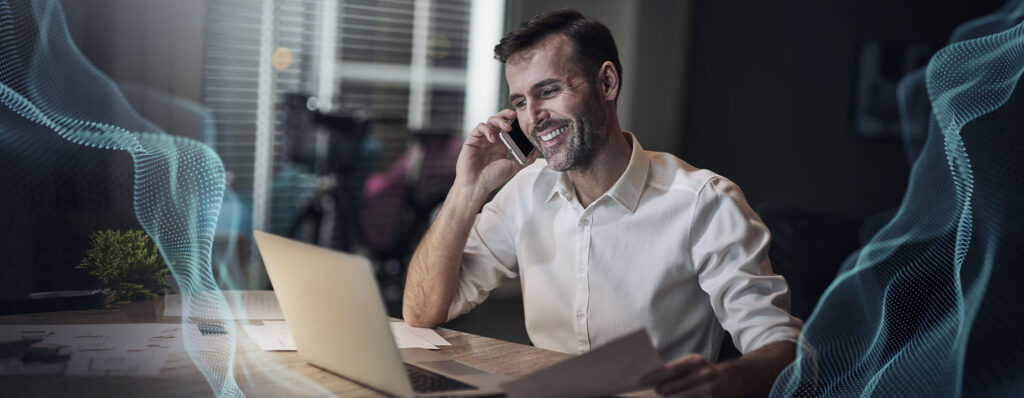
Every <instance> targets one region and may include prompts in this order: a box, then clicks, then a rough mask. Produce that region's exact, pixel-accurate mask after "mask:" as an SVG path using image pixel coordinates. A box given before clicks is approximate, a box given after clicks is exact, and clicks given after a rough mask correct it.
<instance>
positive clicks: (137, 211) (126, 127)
mask: <svg viewBox="0 0 1024 398" xmlns="http://www.w3.org/2000/svg"><path fill="white" fill-rule="evenodd" d="M0 103H2V107H0V147H3V150H4V151H5V153H9V154H12V156H13V157H14V158H17V159H21V160H24V161H25V162H38V163H39V164H44V161H43V160H40V159H46V158H47V157H55V156H67V155H68V154H70V153H73V152H81V153H96V151H102V150H113V151H122V152H124V153H126V154H127V155H129V156H130V160H131V164H130V167H132V171H131V175H132V184H131V185H130V190H131V195H132V196H131V197H132V201H131V204H132V208H133V210H134V217H135V218H137V225H140V226H141V227H142V228H143V229H144V230H145V231H146V232H147V233H148V234H149V235H150V237H152V239H153V240H154V241H155V242H156V243H157V245H158V246H159V248H160V253H161V255H162V256H163V258H164V260H165V261H166V262H167V264H168V266H169V268H170V270H171V273H172V275H173V277H174V279H175V280H176V283H177V286H178V288H179V293H180V294H181V295H182V322H183V324H193V323H204V324H217V325H220V326H221V327H223V328H224V330H226V332H227V333H226V334H224V335H223V336H219V337H218V338H215V339H204V340H205V342H203V341H200V340H198V339H200V338H201V336H199V335H197V333H198V332H193V330H195V329H190V328H186V329H185V330H187V331H188V333H185V334H184V339H185V345H186V347H188V348H189V352H190V355H191V357H192V360H193V361H194V362H195V364H196V366H197V367H198V368H199V369H200V370H201V371H202V373H203V375H204V376H205V377H206V379H207V380H208V382H209V384H210V386H211V388H212V390H213V392H214V393H215V394H216V395H218V396H240V395H242V394H241V391H240V390H239V388H238V385H237V384H236V382H235V377H234V374H233V370H232V369H233V365H234V361H235V345H236V340H237V339H236V336H237V335H236V327H235V324H234V323H233V322H230V321H222V320H224V319H230V314H231V312H230V310H229V309H228V306H227V304H226V302H225V299H224V296H223V295H222V294H221V292H220V290H219V288H218V286H217V283H216V282H215V280H214V278H213V275H212V272H211V266H210V258H211V248H212V244H213V234H214V228H215V226H216V223H217V219H218V215H219V213H220V209H221V205H222V201H223V198H224V193H225V186H224V167H223V164H222V163H221V160H220V158H219V157H218V156H217V155H216V154H215V153H214V152H213V151H212V150H211V149H210V148H209V147H208V146H206V145H204V144H202V143H199V142H197V141H194V140H191V139H187V138H182V137H176V136H171V135H168V134H166V133H164V132H162V131H161V130H160V129H159V128H157V127H156V126H155V125H153V124H152V123H150V122H148V121H146V120H145V119H143V118H142V117H141V116H139V115H138V114H137V113H136V112H134V111H133V110H132V108H131V107H130V106H129V105H128V103H127V101H126V100H125V99H124V97H123V96H122V95H121V93H120V91H119V90H118V88H117V85H116V84H115V83H114V82H113V81H112V80H110V79H109V78H107V77H106V76H104V75H103V74H101V73H100V72H98V71H97V70H96V69H95V68H94V67H93V66H92V65H91V64H90V63H89V62H88V61H86V59H85V57H84V56H83V55H82V54H81V53H80V52H79V51H78V49H77V48H76V47H75V46H74V44H73V43H72V41H71V39H70V36H69V34H68V31H67V27H66V25H65V18H64V15H63V11H62V10H61V8H60V6H59V3H58V2H57V1H51V0H47V1H43V0H11V1H6V0H5V1H0ZM54 137H59V138H60V139H63V140H64V142H55V141H60V140H59V139H58V140H54V139H53V138H54ZM68 143H72V144H75V145H77V146H79V148H78V151H68V150H67V148H66V147H67V145H68ZM72 149H74V148H72ZM90 151H92V152H90ZM85 159H100V157H93V158H85ZM50 160H54V161H57V162H59V161H61V159H50ZM110 165H113V166H118V165H127V163H126V162H117V161H111V162H110V164H109V165H108V166H110ZM80 166H81V168H82V169H84V170H86V172H87V173H88V172H91V171H102V170H107V171H110V170H112V168H111V167H106V168H103V167H96V165H95V164H92V163H90V162H88V161H83V162H82V163H81V164H80ZM113 169H114V170H116V167H114V168H113ZM26 170H28V171H29V172H31V170H30V169H26ZM60 181H62V182H60V183H55V184H54V185H60V184H63V183H67V184H74V183H75V182H74V181H70V180H69V181H65V180H60ZM36 182H38V181H36ZM44 182H45V181H44ZM24 185H25V186H12V185H8V186H6V187H5V188H4V189H3V191H4V193H3V197H4V200H5V202H4V206H10V205H11V204H15V205H17V204H22V205H24V206H26V207H27V208H26V209H15V210H14V211H12V214H16V212H18V211H21V212H22V213H23V214H27V213H30V212H31V211H36V212H45V211H48V210H49V209H47V208H45V206H36V207H30V206H32V204H33V202H35V201H46V200H50V199H46V198H45V196H46V194H47V192H44V191H46V190H47V189H53V190H59V189H61V187H59V186H57V187H40V186H37V185H32V184H24ZM101 189H102V188H97V189H95V190H93V191H89V190H88V187H86V189H84V190H83V191H84V192H86V193H85V194H75V195H79V198H80V199H83V201H85V202H93V203H84V204H82V203H77V204H76V203H71V204H66V205H63V206H64V207H67V208H71V209H73V210H75V209H81V208H100V207H102V204H101V203H99V202H101V201H102V200H104V199H110V198H112V197H116V195H107V193H104V192H100V190H101ZM58 196H59V195H58ZM72 199H74V198H72ZM59 202H61V200H59V199H58V200H54V203H59ZM87 210H88V209H87ZM25 217H31V214H29V215H26V216H25ZM26 225H27V223H26ZM52 227H53V228H61V226H60V225H54V226H52ZM61 243H62V242H52V244H53V245H54V250H60V245H61ZM15 245H16V243H13V244H12V243H11V242H5V243H4V248H5V249H9V248H11V247H13V246H15ZM9 246H11V247H9ZM4 266H9V264H4ZM5 272H6V271H5ZM194 333H195V334H194ZM199 347H203V349H202V350H199V349H198V348H199Z"/></svg>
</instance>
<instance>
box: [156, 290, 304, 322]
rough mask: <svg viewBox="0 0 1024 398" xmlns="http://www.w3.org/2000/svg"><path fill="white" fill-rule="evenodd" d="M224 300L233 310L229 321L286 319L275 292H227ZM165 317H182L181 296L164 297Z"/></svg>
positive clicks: (170, 295)
mask: <svg viewBox="0 0 1024 398" xmlns="http://www.w3.org/2000/svg"><path fill="white" fill-rule="evenodd" d="M223 294H224V300H225V301H226V302H227V304H228V308H229V309H230V310H231V317H230V318H228V319H236V320H238V319H240V320H246V319H253V320H264V319H284V314H283V313H282V312H281V306H280V305H279V304H278V303H277V296H276V295H274V291H273V290H225V291H223ZM164 316H181V296H180V295H177V294H169V295H167V296H166V297H164Z"/></svg>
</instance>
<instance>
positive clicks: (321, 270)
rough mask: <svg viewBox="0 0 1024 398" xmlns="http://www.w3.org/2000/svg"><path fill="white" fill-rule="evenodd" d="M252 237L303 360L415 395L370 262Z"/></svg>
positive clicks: (384, 389)
mask: <svg viewBox="0 0 1024 398" xmlns="http://www.w3.org/2000/svg"><path fill="white" fill-rule="evenodd" d="M253 234H254V235H255V238H256V246H257V247H258V248H259V251H260V254H261V255H262V256H263V263H264V264H265V265H266V268H267V275H269V276H270V281H271V283H273V284H274V291H275V292H276V294H277V300H278V301H279V302H280V304H281V310H282V311H283V312H284V317H285V319H286V320H287V321H288V328H289V329H290V330H291V332H292V335H293V337H294V338H295V346H296V347H297V348H298V351H299V355H300V356H301V357H302V358H303V359H305V360H306V361H309V362H310V363H312V364H314V365H316V366H319V367H321V368H324V369H326V370H329V371H331V372H334V373H337V374H339V375H342V376H344V377H345V378H348V379H351V380H353V381H356V382H358V383H360V384H364V385H366V386H368V387H371V388H374V389H377V390H380V391H382V392H385V393H387V394H390V395H395V396H400V397H411V396H413V391H412V386H411V385H410V384H409V379H408V377H407V376H406V373H405V368H404V365H403V364H402V358H401V354H400V353H399V351H398V348H397V347H396V346H395V342H394V337H393V336H392V335H391V328H390V326H389V321H388V318H387V313H386V311H385V310H384V303H383V302H382V301H381V298H380V294H379V292H378V290H377V282H376V281H375V280H374V278H373V272H372V267H371V265H370V262H369V261H367V260H366V259H365V258H363V257H359V256H354V255H350V254H345V253H340V252H336V251H333V250H329V249H325V248H322V247H318V246H314V245H310V244H306V243H302V242H298V241H294V240H291V239H287V238H283V237H280V236H276V235H273V234H269V233H266V232H261V231H255V232H254V233H253Z"/></svg>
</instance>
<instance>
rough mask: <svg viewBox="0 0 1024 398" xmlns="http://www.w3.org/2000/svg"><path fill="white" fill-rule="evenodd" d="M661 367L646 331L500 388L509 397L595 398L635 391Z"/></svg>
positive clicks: (632, 334)
mask: <svg viewBox="0 0 1024 398" xmlns="http://www.w3.org/2000/svg"><path fill="white" fill-rule="evenodd" d="M661 365H662V362H661V357H659V356H658V353H657V352H656V351H655V350H654V347H653V346H652V345H651V339H650V338H649V337H648V336H647V332H646V331H644V330H640V331H636V332H633V333H631V334H629V335H627V336H625V337H622V338H620V339H618V340H615V341H612V342H610V343H608V344H606V345H604V346H601V347H598V348H597V349H595V350H593V351H591V352H589V353H586V354H583V355H580V356H578V357H575V358H570V359H567V360H565V361H562V362H559V363H557V364H554V365H552V366H549V367H547V368H544V369H541V370H538V371H536V372H533V373H530V374H528V375H526V376H523V377H520V378H518V379H516V380H512V381H510V382H507V383H504V384H502V385H501V387H502V389H504V390H505V394H508V396H509V397H510V398H516V397H538V398H543V397H596V396H605V395H614V394H618V393H623V392H628V391H635V390H639V389H640V388H639V387H638V386H637V381H639V380H640V376H643V375H644V374H646V373H647V372H649V371H651V370H654V369H656V368H658V367H659V366H661Z"/></svg>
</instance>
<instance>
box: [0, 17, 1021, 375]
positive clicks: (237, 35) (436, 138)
mask: <svg viewBox="0 0 1024 398" xmlns="http://www.w3.org/2000/svg"><path fill="white" fill-rule="evenodd" d="M61 4H62V5H63V7H64V11H65V14H66V17H67V24H68V29H69V31H70V34H71V36H72V39H73V40H74V42H75V43H76V44H77V45H78V46H79V48H80V50H81V52H82V53H83V55H84V56H85V57H86V58H88V59H89V60H90V61H91V62H92V63H93V64H94V65H95V66H96V67H97V68H98V69H99V70H100V71H102V72H103V73H105V74H106V75H108V76H110V77H111V78H112V79H113V80H114V81H115V82H116V83H117V84H118V85H119V87H120V88H121V90H122V92H123V93H124V95H125V97H126V98H127V99H128V101H129V102H130V103H131V104H132V105H133V107H135V109H136V111H138V112H139V114H141V115H142V116H143V117H145V118H147V119H149V120H150V121H152V122H153V123H155V124H156V125H159V126H160V127H161V128H162V129H164V130H165V131H166V132H168V133H170V134H175V135H181V136H185V137H189V138H192V139H195V140H198V141H202V142H204V143H206V144H208V145H209V146H210V147H212V148H213V149H214V150H215V151H216V153H217V154H219V155H220V157H221V159H222V160H223V162H224V166H225V168H226V170H227V184H228V192H227V194H226V195H225V202H224V206H223V209H222V215H221V220H220V223H219V225H218V229H217V234H216V242H215V249H214V260H215V261H214V272H215V276H216V277H217V279H218V283H219V284H220V285H221V286H222V287H224V288H232V289H265V288H270V285H269V282H268V280H267V278H266V274H265V272H264V270H263V266H262V263H261V262H260V258H259V255H258V254H257V252H256V251H255V248H254V247H253V244H252V240H251V235H252V231H253V230H265V231H270V232H273V233H277V234H280V235H286V236H292V237H294V238H297V239H301V240H305V241H308V242H313V243H316V244H318V245H322V246H326V247H332V248H335V249H339V250H345V251H350V252H357V253H360V254H363V255H366V256H368V257H370V258H371V259H372V260H373V262H374V266H375V268H376V271H377V276H378V281H379V283H380V284H381V287H382V294H383V295H384V299H385V301H386V302H387V303H388V308H389V311H390V312H391V313H392V315H396V316H397V315H400V308H401V302H400V299H401V292H402V283H403V279H404V272H405V265H406V264H407V262H408V259H409V256H410V255H411V252H412V250H413V249H414V248H415V246H416V244H417V243H418V240H419V238H420V236H421V235H422V233H423V230H424V229H425V228H426V226H427V225H428V224H429V222H430V219H431V217H432V216H433V213H434V211H435V210H436V208H437V207H438V206H439V205H440V203H441V201H442V200H443V199H444V196H445V194H446V193H447V189H448V187H449V186H450V185H451V183H452V181H453V179H454V167H455V159H456V157H457V155H458V150H459V147H460V145H461V140H462V137H463V136H464V134H466V133H467V132H468V131H469V130H470V127H471V126H474V125H475V124H476V123H478V122H479V121H482V120H484V119H485V118H486V117H487V116H489V115H491V114H493V113H494V112H495V111H497V110H499V109H501V108H504V107H507V100H505V99H504V98H507V95H506V91H507V88H506V87H505V83H504V75H503V71H502V69H501V65H500V63H498V62H497V61H495V60H493V58H492V53H491V49H492V47H493V46H494V44H496V43H497V41H498V39H499V38H500V37H501V36H502V35H503V34H504V33H505V32H506V31H508V30H511V29H512V28H514V27H515V26H517V25H518V24H519V23H520V22H522V21H523V20H525V19H528V18H529V17H530V16H533V15H535V14H537V13H539V12H542V11H547V10H550V9H554V8H560V7H574V8H577V9H579V10H580V11H581V12H583V13H584V14H586V15H588V16H591V17H594V18H596V19H598V20H600V21H602V22H604V23H605V24H606V25H607V26H608V27H609V28H610V29H611V30H612V32H613V34H614V36H615V39H616V42H617V44H618V47H619V51H620V57H621V60H622V64H623V69H624V76H623V80H624V81H623V89H622V93H621V96H620V100H619V102H618V103H619V107H620V109H619V116H620V120H621V123H622V126H623V128H625V129H627V130H629V131H632V132H634V133H635V134H636V135H637V137H638V138H639V140H640V141H641V142H642V143H643V145H644V147H645V148H646V149H648V150H655V151H665V152H670V153H673V154H675V155H677V156H679V157H681V158H682V159H684V160H686V161H687V162H689V163H691V164H693V165H695V166H697V167H701V168H707V169H710V170H713V171H715V172H717V173H719V174H722V175H724V176H726V177H728V178H730V179H732V180H733V181H734V182H736V183H737V184H738V185H739V186H740V187H742V188H743V190H744V193H745V194H746V196H747V199H748V200H749V202H750V204H751V205H752V207H754V209H755V210H757V211H758V212H759V214H761V216H762V218H763V219H764V220H765V222H766V223H767V224H768V226H769V228H770V229H771V230H772V232H773V237H774V241H773V246H772V250H771V257H772V262H773V264H774V266H775V268H776V271H777V272H779V273H781V274H783V275H784V276H786V278H787V280H789V281H790V284H791V288H792V290H793V311H794V313H795V314H796V315H797V316H799V317H801V318H805V317H806V316H807V315H809V314H810V311H811V309H813V307H814V304H815V302H816V300H817V297H818V296H819V295H820V294H821V292H823V291H824V289H825V287H827V286H828V284H829V283H830V282H831V280H832V278H833V277H834V276H835V272H836V269H837V268H838V266H839V264H840V263H841V262H842V260H843V259H844V258H845V257H846V256H847V255H849V254H850V253H852V252H853V251H854V250H856V249H857V248H858V247H860V246H861V245H862V244H863V243H864V242H865V241H866V239H867V238H869V237H870V236H871V235H872V234H873V233H874V232H875V231H877V230H878V228H880V227H881V226H882V225H884V224H885V222H886V221H888V219H889V218H890V217H891V216H892V214H893V213H892V212H893V209H894V208H895V207H896V206H897V205H898V203H899V202H900V200H901V198H902V195H903V193H904V189H905V187H906V183H907V176H908V172H909V168H910V163H909V161H908V159H913V153H914V150H915V146H916V145H920V143H919V142H917V141H915V137H907V136H906V134H902V133H901V132H902V131H905V130H903V129H901V126H900V119H899V112H900V111H899V108H898V105H897V92H898V89H899V87H898V83H899V81H900V79H901V78H902V77H903V76H905V75H907V74H908V73H910V72H911V71H913V70H915V69H917V68H920V67H921V66H923V65H925V64H926V63H927V61H928V59H929V57H930V56H931V55H932V54H933V53H934V52H935V51H936V50H938V49H939V48H941V47H942V46H943V45H944V44H945V43H946V41H947V40H948V38H949V36H950V34H951V33H952V32H953V30H954V28H955V27H956V26H957V25H959V24H961V23H963V22H965V21H967V20H970V19H973V18H977V17H979V16H982V15H985V14H987V13H989V12H991V11H993V10H995V9H996V8H998V7H999V6H1000V5H1002V1H998V0H979V1H972V2H964V1H953V0H932V1H923V0H920V1H919V0H905V1H880V0H869V1H838V2H819V1H804V0H798V1H785V2H761V1H713V0H682V1H675V0H635V1H621V0H591V1H554V0H506V1H503V0H478V1H469V0H338V1H320V0H176V1H166V0H64V1H61ZM918 138H923V137H918ZM69 151H70V150H69ZM81 152H82V150H81V149H79V150H78V152H75V153H81ZM69 153H70V152H69ZM94 155H95V154H91V155H89V154H87V155H81V154H80V155H69V156H67V157H65V158H64V162H63V163H62V165H61V166H60V167H58V168H57V169H55V170H54V171H53V173H52V175H44V176H40V177H39V182H40V183H41V184H43V185H53V186H60V187H62V188H61V189H62V190H61V192H63V193H59V194H58V195H57V196H58V197H62V198H64V199H62V200H57V201H55V202H54V204H53V205H52V206H49V207H47V208H42V207H39V208H38V210H39V212H40V213H47V214H46V215H45V216H39V217H35V218H32V219H25V220H22V221H18V222H20V223H22V224H23V225H21V226H20V227H17V228H15V227H10V228H8V229H6V230H5V231H22V232H24V231H25V230H29V231H35V232H32V233H29V234H24V233H20V235H19V236H20V238H19V239H23V240H27V243H28V244H27V245H24V250H22V251H20V252H8V253H5V254H4V256H5V258H4V263H5V265H6V266H7V267H8V270H9V271H8V272H9V275H17V277H12V278H5V280H4V281H3V282H0V287H2V288H0V292H3V293H0V310H3V311H7V312H17V311H18V306H17V305H13V304H12V305H4V303H18V302H22V301H23V300H24V299H25V298H26V296H27V295H28V294H29V293H31V292H38V291H52V290H66V289H81V288H88V287H90V286H91V285H93V284H94V283H95V281H93V280H91V279H90V277H89V276H88V275H87V274H85V273H84V272H83V271H81V270H77V269H75V266H76V265H78V264H79V263H80V262H81V258H82V256H83V255H84V253H85V250H86V249H87V248H88V233H89V232H90V231H93V230H96V229H101V228H120V227H125V228H130V227H132V226H133V225H135V224H137V222H136V221H134V218H133V215H132V214H131V211H127V210H124V211H116V210H110V209H122V210H123V209H126V208H129V207H130V203H131V189H130V188H131V185H130V182H129V183H128V184H127V185H125V184H124V183H123V181H124V180H126V179H127V180H130V175H128V176H127V177H126V176H124V175H123V174H124V173H129V174H130V173H131V172H130V171H128V170H131V168H130V167H125V162H128V161H130V160H129V159H128V158H127V155H125V156H123V157H121V156H120V155H115V154H110V155H106V157H105V158H104V159H105V160H103V161H102V162H100V163H97V162H96V161H95V159H93V160H89V159H88V158H84V157H88V156H94ZM83 156H84V157H83ZM82 164H89V165H91V166H89V167H87V168H83V167H82ZM97 164H99V166H96V165H97ZM76 165H77V166H76ZM86 171H89V172H90V173H91V174H90V176H91V177H85V176H81V174H83V173H86ZM90 178H91V179H93V180H97V179H98V180H104V179H110V180H113V179H117V180H118V181H122V183H120V184H119V185H118V184H113V185H111V186H116V188H112V189H101V190H100V191H97V188H96V187H97V186H100V187H103V186H107V185H103V184H99V185H95V184H91V183H88V182H82V181H90V180H89V179H90ZM12 189H13V188H12ZM76 192H77V193H76ZM82 192H85V193H82ZM82 195H86V196H89V197H90V198H94V199H95V198H99V199H100V200H93V202H96V203H99V202H102V203H106V207H103V208H81V206H77V205H74V204H73V203H75V202H77V200H76V198H77V197H78V196H82ZM8 219H12V218H8ZM15 220H16V221H17V219H15ZM37 224H40V225H41V224H47V225H62V226H66V227H64V228H57V229H54V228H35V227H32V226H31V225H37ZM11 234H13V232H12V233H11ZM12 236H13V235H12ZM5 239H7V237H5ZM55 242H61V244H60V246H61V248H62V250H59V251H54V250H51V249H50V248H51V247H52V246H53V245H54V244H55ZM446 326H448V327H451V328H455V329H460V330H465V331H469V332H475V333H480V334H484V335H488V336H492V337H498V338H502V339H506V340H512V341H518V342H523V343H529V338H528V337H527V336H526V333H525V330H524V328H523V321H522V301H521V299H520V297H519V286H518V283H517V281H513V282H512V283H507V284H506V286H503V287H502V288H501V289H499V290H498V291H497V292H495V293H494V294H493V295H492V297H491V298H490V299H488V300H487V301H486V302H485V303H484V304H482V305H481V306H480V307H478V308H477V310H476V311H474V312H473V313H471V314H469V315H466V316H464V317H462V318H459V319H456V320H454V321H452V322H449V323H448V324H447V325H446ZM726 341H727V342H728V339H726ZM725 349H726V351H728V348H725ZM726 355H728V354H726Z"/></svg>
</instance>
